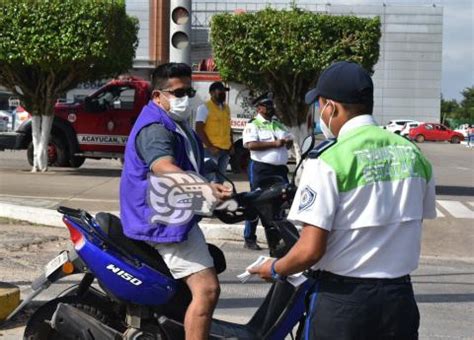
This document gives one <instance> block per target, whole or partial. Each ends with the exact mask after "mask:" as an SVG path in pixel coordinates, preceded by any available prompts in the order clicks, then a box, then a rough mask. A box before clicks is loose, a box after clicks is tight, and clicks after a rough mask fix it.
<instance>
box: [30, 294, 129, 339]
mask: <svg viewBox="0 0 474 340" xmlns="http://www.w3.org/2000/svg"><path fill="white" fill-rule="evenodd" d="M59 303H66V304H69V305H72V306H74V307H76V308H78V309H80V310H81V311H82V312H84V313H86V314H88V315H90V316H92V317H93V318H95V319H97V320H99V321H100V322H102V323H104V324H105V325H107V326H110V327H112V328H114V329H116V330H118V331H119V332H124V331H125V329H126V327H125V324H124V323H123V322H122V321H120V320H121V319H120V318H119V317H118V316H117V315H115V314H114V313H113V312H110V311H107V309H106V308H105V307H104V306H101V305H99V304H98V303H94V302H92V301H88V300H86V299H84V298H83V297H79V296H64V297H60V298H57V299H54V300H51V301H48V302H47V303H45V304H44V305H42V306H41V307H40V308H38V309H37V310H36V311H35V312H34V314H33V315H32V316H31V317H30V318H29V319H28V322H27V324H26V327H25V333H24V334H23V339H24V340H62V339H64V335H61V334H59V333H58V332H56V330H54V329H53V328H51V326H50V323H49V321H50V320H51V318H52V317H53V314H54V312H55V311H56V308H57V306H58V304H59Z"/></svg>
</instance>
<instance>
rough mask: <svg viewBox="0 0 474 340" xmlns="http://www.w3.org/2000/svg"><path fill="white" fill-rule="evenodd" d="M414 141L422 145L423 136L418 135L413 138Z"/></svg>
mask: <svg viewBox="0 0 474 340" xmlns="http://www.w3.org/2000/svg"><path fill="white" fill-rule="evenodd" d="M415 140H416V142H417V143H423V142H424V141H425V136H423V135H418V136H416V137H415Z"/></svg>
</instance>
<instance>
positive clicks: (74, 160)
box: [69, 156, 86, 168]
mask: <svg viewBox="0 0 474 340" xmlns="http://www.w3.org/2000/svg"><path fill="white" fill-rule="evenodd" d="M85 161H86V158H85V157H82V156H71V158H70V159H69V165H70V166H71V167H72V168H80V167H81V165H82V164H84V162H85Z"/></svg>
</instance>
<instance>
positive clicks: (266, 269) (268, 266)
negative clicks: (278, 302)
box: [249, 259, 275, 282]
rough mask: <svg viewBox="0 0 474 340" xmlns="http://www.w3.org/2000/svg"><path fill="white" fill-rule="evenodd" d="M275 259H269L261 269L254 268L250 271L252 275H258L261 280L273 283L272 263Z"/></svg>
mask: <svg viewBox="0 0 474 340" xmlns="http://www.w3.org/2000/svg"><path fill="white" fill-rule="evenodd" d="M274 260H275V259H268V260H266V261H265V262H264V263H262V265H261V266H260V267H257V268H252V269H250V270H249V273H251V274H257V275H258V276H260V278H261V279H263V280H265V281H267V282H271V281H273V280H272V262H273V261H274Z"/></svg>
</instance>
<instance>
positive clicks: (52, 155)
mask: <svg viewBox="0 0 474 340" xmlns="http://www.w3.org/2000/svg"><path fill="white" fill-rule="evenodd" d="M47 153H48V166H68V165H69V162H68V160H67V158H66V148H65V146H64V143H63V142H62V141H61V139H59V138H58V137H56V136H51V137H50V139H49V144H48V151H47ZM26 154H27V158H28V163H29V164H30V165H31V166H33V141H31V142H30V144H29V145H28V150H27V153H26Z"/></svg>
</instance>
